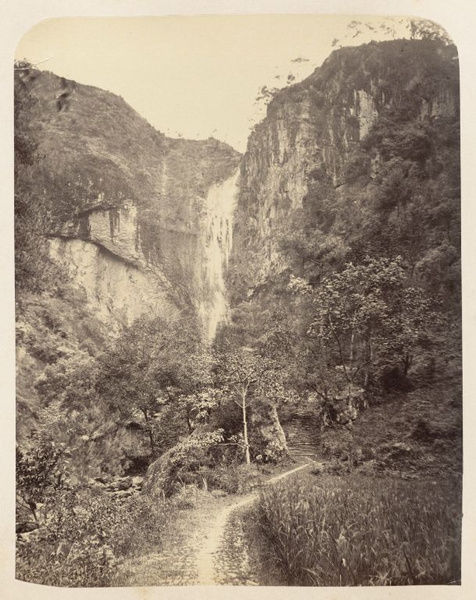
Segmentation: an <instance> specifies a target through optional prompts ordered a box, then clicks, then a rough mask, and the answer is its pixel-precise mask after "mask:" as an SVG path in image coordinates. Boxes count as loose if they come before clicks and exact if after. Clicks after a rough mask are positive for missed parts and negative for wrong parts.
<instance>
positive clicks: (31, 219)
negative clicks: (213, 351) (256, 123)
mask: <svg viewBox="0 0 476 600" xmlns="http://www.w3.org/2000/svg"><path fill="white" fill-rule="evenodd" d="M15 78H16V79H15V125H16V129H15V140H16V148H15V152H16V164H15V179H16V189H15V194H16V198H15V217H16V221H15V237H16V240H15V245H16V248H15V250H16V284H17V325H18V327H17V332H18V338H17V348H18V361H17V366H18V386H17V394H18V401H19V405H18V406H19V419H18V424H19V428H20V430H21V431H23V429H25V430H27V429H28V423H31V420H30V417H31V416H34V415H35V413H36V411H37V408H38V407H37V399H36V392H35V381H36V380H37V378H38V376H39V374H40V373H41V372H42V371H43V370H44V369H45V367H48V365H52V364H57V363H58V361H60V362H61V361H69V360H71V361H72V362H74V361H75V360H76V359H78V360H80V361H81V360H85V361H86V362H87V360H89V359H88V357H90V356H94V355H96V354H97V353H98V352H100V351H101V350H102V349H103V348H104V346H105V344H106V343H108V342H109V341H110V340H111V338H114V337H115V336H116V335H117V334H118V333H119V332H120V330H121V328H122V327H123V326H124V325H130V324H131V323H132V322H133V321H134V320H135V319H136V318H137V317H139V316H141V315H144V314H146V315H148V316H149V317H153V316H157V315H160V316H162V317H166V318H172V317H173V318H182V313H186V314H189V313H191V314H196V315H198V317H199V319H200V321H201V324H202V327H203V332H204V335H205V336H206V337H209V338H211V337H212V336H213V334H214V331H215V329H216V327H217V324H218V322H219V321H220V320H223V319H224V318H226V311H227V305H226V300H225V296H224V294H225V289H224V283H223V269H224V267H225V264H226V262H227V260H228V255H229V251H230V247H231V225H232V221H231V219H232V208H233V205H234V197H235V192H236V181H237V165H238V162H239V160H240V155H239V153H237V152H236V151H234V150H233V149H232V148H231V147H229V146H227V145H226V144H223V143H221V142H219V141H217V140H214V139H208V140H205V141H190V140H182V139H170V138H167V137H165V136H164V135H162V134H161V133H160V132H158V131H156V130H155V129H154V128H153V127H152V126H151V125H150V124H149V123H147V122H146V121H145V120H144V119H143V118H142V117H140V116H139V115H138V114H137V113H136V112H135V111H133V110H132V109H131V108H130V107H129V106H128V105H127V104H126V103H125V102H124V100H122V98H119V97H117V96H115V95H114V94H111V93H109V92H106V91H103V90H100V89H97V88H93V87H90V86H85V85H79V84H77V83H75V82H73V81H68V80H65V79H64V78H60V77H57V76H56V75H54V74H52V73H48V72H39V71H37V70H35V69H32V68H30V67H29V66H28V65H19V66H18V67H17V70H16V72H15ZM78 357H79V358H78Z"/></svg>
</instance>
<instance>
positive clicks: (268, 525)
mask: <svg viewBox="0 0 476 600" xmlns="http://www.w3.org/2000/svg"><path fill="white" fill-rule="evenodd" d="M444 25H445V24H444V23H441V24H440V23H437V22H435V21H433V20H429V19H426V18H422V17H414V16H410V15H409V16H401V15H397V16H395V15H393V14H391V13H389V14H382V15H369V14H358V13H356V14H345V15H344V14H332V11H329V14H226V15H225V14H221V15H211V14H207V15H205V14H202V15H193V16H192V15H191V16H178V15H177V16H143V17H126V16H123V17H115V16H103V17H97V16H96V17H93V16H90V17H87V16H77V17H61V18H49V19H46V20H43V21H41V22H39V23H37V24H36V25H35V26H34V27H32V28H31V29H29V30H28V31H27V32H26V33H25V35H24V36H23V37H22V39H21V40H20V41H19V43H18V45H17V47H16V50H15V61H14V64H11V69H12V70H13V73H14V97H13V98H12V100H11V102H12V103H13V120H14V238H15V239H14V244H15V248H14V261H15V336H16V337H15V339H16V341H15V346H16V384H15V387H16V409H15V410H16V417H15V420H16V434H15V435H16V440H15V449H16V458H15V473H16V482H15V497H16V504H15V506H16V511H15V512H16V514H15V531H16V544H15V578H16V580H18V581H20V582H24V583H27V584H37V585H40V586H51V587H54V588H136V587H140V588H147V587H157V586H160V587H167V586H172V587H173V586H189V587H187V588H186V589H190V587H192V586H245V587H246V586H262V587H270V586H272V587H277V588H282V587H283V588H288V587H299V588H326V587H332V588H345V587H354V588H356V587H362V586H368V587H376V586H456V587H458V588H460V587H461V583H462V575H461V564H462V560H461V556H462V550H461V544H462V517H463V505H462V494H463V467H462V464H463V450H462V429H463V427H462V423H463V392H462V292H461V289H462V280H461V185H460V179H461V165H460V163H461V150H460V65H459V55H458V47H457V46H456V44H455V41H454V40H453V39H452V37H451V33H450V32H449V31H447V30H446V29H445V27H444ZM465 468H466V467H465ZM184 593H185V592H184Z"/></svg>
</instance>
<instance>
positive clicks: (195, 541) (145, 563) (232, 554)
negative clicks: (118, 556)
mask: <svg viewBox="0 0 476 600" xmlns="http://www.w3.org/2000/svg"><path fill="white" fill-rule="evenodd" d="M314 464H315V463H314V461H311V460H309V462H307V463H305V464H301V465H299V466H298V467H295V468H294V469H291V470H289V471H286V472H284V473H281V474H280V475H277V476H276V477H273V478H271V479H269V480H268V481H267V482H266V483H265V486H268V485H273V484H274V483H276V482H278V481H280V480H281V479H284V478H286V477H289V476H290V475H292V474H294V473H297V472H298V471H301V470H302V469H306V468H308V467H310V466H312V465H314ZM258 497H259V492H253V493H251V494H248V495H246V496H244V497H242V498H240V499H239V500H234V499H233V498H232V497H230V496H228V497H226V498H223V499H220V500H221V502H218V503H217V506H216V507H215V509H216V510H217V511H218V512H215V513H214V514H210V512H207V513H205V514H202V515H201V518H200V515H197V514H196V512H195V511H190V513H189V516H188V525H187V526H186V527H185V528H182V531H181V532H177V535H176V536H174V538H173V540H171V541H170V543H169V544H168V545H167V546H166V547H165V548H163V549H162V551H161V552H158V553H154V554H150V555H148V556H141V557H139V558H136V559H134V560H131V561H128V563H127V565H124V568H123V570H122V573H121V575H120V577H119V579H118V581H117V583H116V585H126V586H135V585H140V586H169V585H174V586H182V585H259V582H258V581H257V579H258V576H259V573H255V572H254V570H253V566H252V565H251V564H250V561H249V557H248V553H247V549H246V544H245V541H244V534H243V531H242V528H241V524H240V518H239V517H240V514H241V513H242V512H243V511H245V510H246V509H247V508H248V507H249V506H250V505H251V504H253V502H255V501H256V500H257V499H258ZM230 501H231V502H230Z"/></svg>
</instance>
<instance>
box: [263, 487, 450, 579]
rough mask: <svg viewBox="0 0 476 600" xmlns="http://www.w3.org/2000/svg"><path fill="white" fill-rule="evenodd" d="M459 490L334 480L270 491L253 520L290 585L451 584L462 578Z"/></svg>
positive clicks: (266, 491)
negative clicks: (456, 491) (456, 492)
mask: <svg viewBox="0 0 476 600" xmlns="http://www.w3.org/2000/svg"><path fill="white" fill-rule="evenodd" d="M456 487H458V486H456ZM454 490H455V486H454V485H453V482H446V483H444V484H442V485H440V486H436V485H435V484H434V483H433V482H428V481H427V482H415V481H412V482H411V483H409V482H405V481H401V480H389V479H385V480H376V479H370V478H365V477H364V478H363V477H355V476H354V477H348V478H335V477H334V478H333V477H327V478H326V480H325V487H324V485H322V483H321V484H316V483H312V482H305V483H298V484H296V482H293V483H292V484H290V483H286V484H281V485H278V486H274V487H273V488H270V489H266V490H265V491H264V492H263V493H262V495H261V498H260V501H259V505H258V507H257V509H256V510H255V513H254V515H255V520H256V523H257V524H258V527H259V531H260V532H261V535H262V536H263V537H264V538H265V539H266V543H265V544H263V547H265V546H266V547H268V548H269V549H270V552H271V553H272V557H273V559H274V561H275V562H277V563H278V564H279V565H280V566H281V567H282V570H283V572H284V573H285V576H286V579H287V582H288V584H289V585H319V586H341V585H410V584H412V585H415V584H448V583H450V582H455V581H458V580H459V578H460V524H461V509H460V498H459V497H458V494H455V493H454Z"/></svg>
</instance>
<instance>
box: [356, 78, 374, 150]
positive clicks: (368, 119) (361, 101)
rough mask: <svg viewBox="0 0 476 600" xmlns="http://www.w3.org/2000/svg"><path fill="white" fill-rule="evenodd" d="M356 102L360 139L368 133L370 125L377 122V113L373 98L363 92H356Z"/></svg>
mask: <svg viewBox="0 0 476 600" xmlns="http://www.w3.org/2000/svg"><path fill="white" fill-rule="evenodd" d="M356 100H357V102H356V104H357V106H356V109H357V110H356V113H357V114H356V116H357V117H358V119H359V135H360V139H362V138H364V137H365V136H366V135H367V134H368V133H369V131H370V129H371V127H372V125H373V124H374V123H375V121H376V120H377V117H378V111H377V108H376V106H375V100H374V98H373V97H372V95H371V94H369V93H368V92H366V91H365V90H358V91H356Z"/></svg>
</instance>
